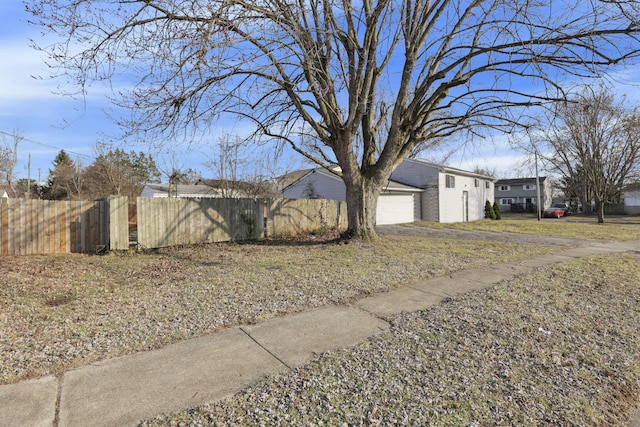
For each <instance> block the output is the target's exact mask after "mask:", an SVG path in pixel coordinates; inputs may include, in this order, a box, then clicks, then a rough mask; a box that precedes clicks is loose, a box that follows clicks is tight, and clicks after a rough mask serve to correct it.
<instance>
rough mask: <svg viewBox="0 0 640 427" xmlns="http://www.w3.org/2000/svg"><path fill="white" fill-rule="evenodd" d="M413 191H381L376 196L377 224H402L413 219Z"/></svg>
mask: <svg viewBox="0 0 640 427" xmlns="http://www.w3.org/2000/svg"><path fill="white" fill-rule="evenodd" d="M413 212H414V197H413V193H382V194H381V195H380V197H379V198H378V209H377V211H376V214H377V221H376V222H377V224H378V225H386V224H403V223H407V222H413V221H414V213H413Z"/></svg>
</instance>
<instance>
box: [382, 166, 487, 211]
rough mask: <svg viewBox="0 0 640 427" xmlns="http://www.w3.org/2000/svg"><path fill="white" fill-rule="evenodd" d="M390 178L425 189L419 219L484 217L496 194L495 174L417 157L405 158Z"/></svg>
mask: <svg viewBox="0 0 640 427" xmlns="http://www.w3.org/2000/svg"><path fill="white" fill-rule="evenodd" d="M391 178H392V179H393V180H395V181H398V182H401V183H403V184H407V185H411V186H414V187H418V188H421V189H423V190H424V192H423V193H422V194H421V196H420V201H419V203H420V210H419V212H420V219H421V220H423V221H433V222H443V223H448V222H466V221H476V220H479V219H484V207H485V204H486V202H487V200H488V201H492V200H493V197H494V181H495V180H494V178H493V177H490V176H487V175H482V174H477V173H474V172H469V171H465V170H462V169H456V168H452V167H449V166H444V165H439V164H436V163H431V162H427V161H424V160H417V159H406V160H404V161H403V162H402V163H401V164H400V166H398V168H397V169H396V170H395V171H394V172H393V174H392V175H391Z"/></svg>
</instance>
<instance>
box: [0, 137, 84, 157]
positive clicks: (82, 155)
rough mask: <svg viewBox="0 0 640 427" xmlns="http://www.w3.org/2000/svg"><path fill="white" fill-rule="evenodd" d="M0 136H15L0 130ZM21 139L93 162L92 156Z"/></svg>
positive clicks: (24, 139)
mask: <svg viewBox="0 0 640 427" xmlns="http://www.w3.org/2000/svg"><path fill="white" fill-rule="evenodd" d="M0 134H1V135H5V136H10V137H12V138H13V137H15V136H16V135H15V134H12V133H8V132H5V131H2V130H0ZM21 138H22V139H21V141H24V142H30V143H32V144H36V145H40V146H42V147H46V148H51V149H53V150H57V151H60V150H64V151H65V152H67V153H69V154H73V155H75V156H78V157H84V158H86V159H89V160H95V157H94V156H90V155H88V154H81V153H76V152H74V151H70V150H68V149H66V148H60V147H56V146H53V145H50V144H45V143H44V142H39V141H35V140H33V139H29V138H25V137H21Z"/></svg>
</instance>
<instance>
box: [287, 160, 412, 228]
mask: <svg viewBox="0 0 640 427" xmlns="http://www.w3.org/2000/svg"><path fill="white" fill-rule="evenodd" d="M287 181H289V182H290V183H289V185H287V186H286V187H284V188H283V189H282V190H281V191H280V194H281V195H282V197H284V198H286V199H327V200H338V201H344V200H345V199H346V193H347V192H346V187H345V185H344V182H343V181H342V179H341V178H340V177H339V176H337V175H335V174H334V173H332V172H329V171H328V170H326V169H323V168H317V169H309V170H306V171H304V173H294V179H293V182H291V180H290V179H289V180H287ZM422 192H423V190H422V189H420V188H415V187H411V186H409V185H403V184H400V183H398V182H393V181H389V182H388V183H387V185H386V186H385V188H384V190H383V191H382V193H381V194H380V197H379V198H378V206H377V211H376V219H377V223H378V224H379V225H383V224H402V223H407V222H413V221H415V220H416V216H415V215H416V214H417V213H418V211H416V208H415V207H416V204H415V200H416V199H418V200H419V194H420V193H422ZM418 219H419V218H418Z"/></svg>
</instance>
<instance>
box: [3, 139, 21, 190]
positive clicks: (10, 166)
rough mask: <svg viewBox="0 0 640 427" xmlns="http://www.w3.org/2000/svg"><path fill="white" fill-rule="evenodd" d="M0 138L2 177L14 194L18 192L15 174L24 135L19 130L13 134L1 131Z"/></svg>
mask: <svg viewBox="0 0 640 427" xmlns="http://www.w3.org/2000/svg"><path fill="white" fill-rule="evenodd" d="M1 136H2V139H1V140H0V179H1V180H2V181H4V182H6V183H7V184H8V185H9V188H10V189H11V192H12V193H13V194H16V187H15V177H14V175H13V173H14V170H15V168H16V164H17V163H18V145H19V144H20V142H22V140H23V139H24V137H23V136H22V135H21V134H20V133H19V132H17V131H15V132H14V133H13V134H11V135H10V134H6V133H4V132H2V133H1Z"/></svg>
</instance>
